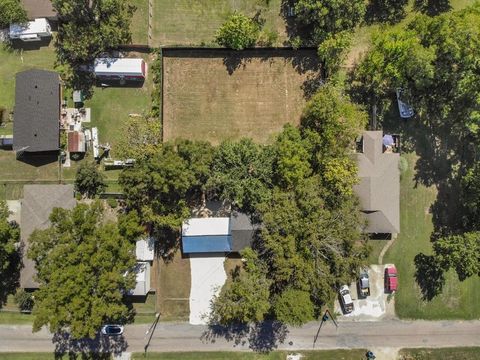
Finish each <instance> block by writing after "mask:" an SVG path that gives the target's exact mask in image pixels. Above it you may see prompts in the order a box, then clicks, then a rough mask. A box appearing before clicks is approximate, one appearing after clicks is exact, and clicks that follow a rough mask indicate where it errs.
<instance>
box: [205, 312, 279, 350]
mask: <svg viewBox="0 0 480 360" xmlns="http://www.w3.org/2000/svg"><path fill="white" fill-rule="evenodd" d="M287 335H288V329H287V326H286V325H285V324H283V323H281V322H279V321H271V320H267V321H263V322H260V323H255V324H252V325H247V324H232V325H228V326H223V325H217V324H214V325H209V327H208V330H206V331H205V332H204V333H203V334H202V336H201V337H200V339H201V340H202V341H203V342H204V343H206V342H209V343H215V341H216V339H217V338H223V339H225V340H227V341H229V342H233V343H234V346H238V345H241V346H244V345H246V344H247V342H248V345H249V348H250V349H251V350H253V351H256V352H260V353H266V352H270V351H272V350H274V349H276V348H277V347H278V344H279V343H283V342H284V341H285V339H286V337H287Z"/></svg>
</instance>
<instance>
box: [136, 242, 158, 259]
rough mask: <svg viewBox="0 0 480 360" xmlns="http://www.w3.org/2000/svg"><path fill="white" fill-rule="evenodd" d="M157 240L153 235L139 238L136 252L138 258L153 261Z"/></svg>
mask: <svg viewBox="0 0 480 360" xmlns="http://www.w3.org/2000/svg"><path fill="white" fill-rule="evenodd" d="M154 248H155V240H154V239H153V238H151V237H148V238H146V239H141V240H138V241H137V243H136V249H135V254H136V257H137V260H140V261H153V257H154Z"/></svg>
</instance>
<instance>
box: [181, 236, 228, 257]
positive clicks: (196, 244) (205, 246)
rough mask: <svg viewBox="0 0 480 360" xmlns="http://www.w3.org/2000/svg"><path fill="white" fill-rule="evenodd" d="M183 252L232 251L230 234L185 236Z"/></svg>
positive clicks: (183, 238)
mask: <svg viewBox="0 0 480 360" xmlns="http://www.w3.org/2000/svg"><path fill="white" fill-rule="evenodd" d="M182 244H183V253H184V254H188V253H209V252H230V251H232V240H231V236H230V235H207V236H183V237H182Z"/></svg>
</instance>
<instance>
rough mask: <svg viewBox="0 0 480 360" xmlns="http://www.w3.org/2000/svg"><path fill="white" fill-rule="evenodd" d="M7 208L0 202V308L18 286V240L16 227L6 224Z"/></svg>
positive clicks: (3, 202) (17, 228) (18, 233)
mask: <svg viewBox="0 0 480 360" xmlns="http://www.w3.org/2000/svg"><path fill="white" fill-rule="evenodd" d="M8 215H9V211H8V207H7V204H6V203H5V201H0V308H1V307H2V306H3V305H4V304H5V302H6V301H7V295H9V294H11V293H13V292H15V288H16V287H17V286H18V284H17V281H16V280H18V275H17V274H18V271H19V266H20V261H19V260H20V258H19V252H18V250H17V247H16V243H17V242H18V241H19V239H20V231H19V230H20V229H19V227H18V225H15V224H10V223H9V222H8Z"/></svg>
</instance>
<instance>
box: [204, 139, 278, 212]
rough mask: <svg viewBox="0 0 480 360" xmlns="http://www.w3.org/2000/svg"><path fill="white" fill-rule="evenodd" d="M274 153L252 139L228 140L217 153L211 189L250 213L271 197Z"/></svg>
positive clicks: (209, 185)
mask: <svg viewBox="0 0 480 360" xmlns="http://www.w3.org/2000/svg"><path fill="white" fill-rule="evenodd" d="M272 162H273V151H271V149H269V148H265V147H263V146H261V145H257V144H255V143H254V142H253V141H252V140H251V139H246V138H243V139H241V140H240V141H236V142H233V141H225V142H223V143H222V144H221V145H220V146H219V147H218V148H217V151H216V152H215V155H214V158H213V162H212V173H211V177H210V179H209V181H208V184H207V186H208V189H209V190H210V191H211V192H213V193H215V194H217V195H218V196H219V197H220V198H221V199H226V200H230V201H232V203H233V204H234V205H235V206H237V207H238V208H240V209H241V210H243V211H245V212H247V213H253V212H254V211H255V205H256V204H257V203H259V202H260V201H262V200H263V199H265V198H268V196H269V194H270V187H271V183H272V174H273V170H272Z"/></svg>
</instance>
